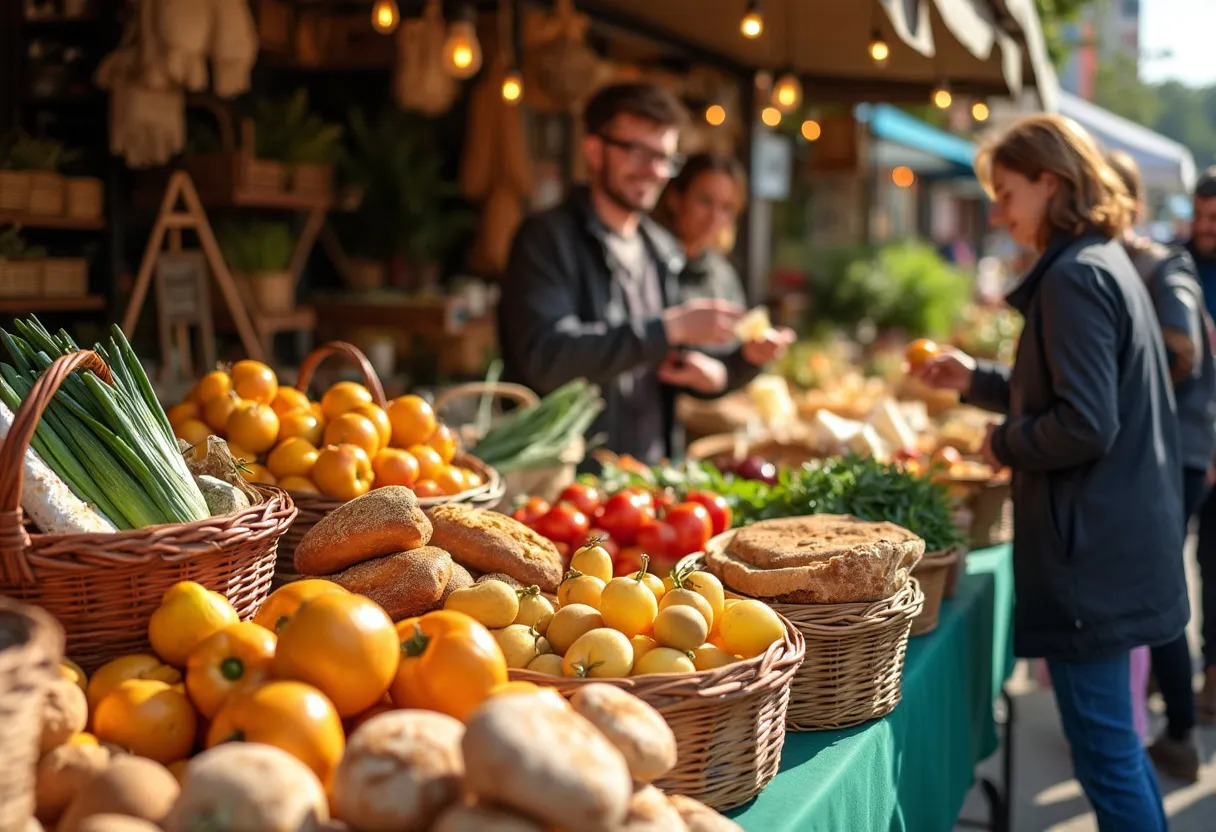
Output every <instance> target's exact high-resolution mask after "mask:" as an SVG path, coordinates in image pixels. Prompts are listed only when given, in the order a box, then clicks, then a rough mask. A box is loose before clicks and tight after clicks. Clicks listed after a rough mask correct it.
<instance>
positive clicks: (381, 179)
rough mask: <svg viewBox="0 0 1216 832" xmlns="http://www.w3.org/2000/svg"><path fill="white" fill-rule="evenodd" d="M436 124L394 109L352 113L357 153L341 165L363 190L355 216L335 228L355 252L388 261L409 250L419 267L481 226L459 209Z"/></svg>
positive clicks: (341, 218)
mask: <svg viewBox="0 0 1216 832" xmlns="http://www.w3.org/2000/svg"><path fill="white" fill-rule="evenodd" d="M429 125H430V122H429V121H428V120H427V119H424V118H422V117H420V116H417V115H414V114H410V113H405V112H402V111H399V110H388V111H386V112H385V113H384V114H382V115H381V116H380V118H379V119H378V120H377V121H376V122H375V123H371V122H369V121H368V120H367V118H366V117H365V116H364V115H363V113H361V112H358V111H355V112H352V113H351V115H350V118H349V128H350V129H349V133H348V139H349V152H348V153H347V154H345V155H344V157H343V159H342V162H341V165H340V170H341V173H342V177H343V180H344V181H345V183H346V184H349V185H352V186H354V187H356V188H358V189H360V190H361V191H362V192H363V201H362V203H361V204H360V206H359V208H358V210H357V211H355V212H353V213H351V214H337V215H335V216H334V218H333V220H334V225H335V227H336V229H337V231H338V234H339V236H340V237H341V238H342V242H343V245H344V246H346V247H347V249H348V251H349V252H350V253H351V254H355V255H357V256H361V257H370V258H377V259H386V258H389V257H392V256H393V255H397V254H400V255H403V256H405V257H406V258H407V259H408V260H409V261H410V262H411V263H413V264H415V265H428V264H431V263H437V262H439V261H441V260H442V259H443V258H444V257H446V256H447V255H448V253H449V252H450V251H451V250H452V248H453V246H454V245H455V244H456V243H457V242H458V241H459V240H460V239H461V237H462V236H463V235H464V234H465V233H466V232H467V231H469V230H470V229H472V228H473V227H474V225H475V217H474V215H473V214H472V213H471V212H469V211H468V210H465V209H462V208H459V207H458V206H457V204H456V203H457V201H458V200H459V198H460V187H459V185H458V184H457V183H456V182H454V181H452V180H450V179H448V178H447V177H445V176H444V172H443V154H442V153H441V152H439V150H438V149H437V148H435V147H433V146H432V145H431V142H430V141H428V139H429V138H431V136H432V135H433V134H432V132H431V131H430V130H429V129H428V127H429Z"/></svg>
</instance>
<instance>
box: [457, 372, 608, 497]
mask: <svg viewBox="0 0 1216 832" xmlns="http://www.w3.org/2000/svg"><path fill="white" fill-rule="evenodd" d="M485 395H490V396H496V397H501V398H505V399H510V400H512V401H514V402H515V403H517V404H519V405H522V406H523V407H531V406H533V405H535V404H536V403H537V402H539V401H540V399H539V398H538V397H537V395H536V394H535V393H533V392H532V391H531V390H529V389H528V388H527V387H524V386H523V385H520V384H509V383H505V382H498V383H493V384H492V383H488V382H484V381H477V382H472V383H469V384H458V385H456V386H455V387H449V388H448V389H447V390H444V391H443V392H442V393H440V394H439V395H438V396H436V397H435V412H436V413H442V412H443V410H444V408H445V407H447V406H448V405H450V404H451V403H452V402H454V401H457V400H459V399H464V398H468V397H470V396H479V397H480V396H485ZM445 422H446V420H445ZM449 424H450V423H449ZM460 435H461V440H462V441H463V442H464V443H465V444H466V445H468V444H473V443H474V442H476V441H477V440H478V439H479V438H480V437H478V436H476V435H475V433H474V427H473V425H471V424H470V425H464V426H462V427H461V428H460ZM586 447H587V446H586V443H585V442H584V441H583V440H582V439H581V438H580V439H579V440H577V441H575V442H573V443H572V444H571V445H570V447H569V448H567V449H566V453H565V455H564V458H563V459H562V461H561V464H559V465H545V466H542V467H537V468H524V469H520V470H516V471H508V472H507V473H506V474H503V475H502V477H503V487H504V492H503V498H502V501H503V502H504V503H506V504H507V505H510V504H511V503H512V502H514V500H515V498H516V497H519V496H521V495H526V496H529V497H541V498H542V499H545V500H548V501H550V502H552V501H553V500H555V499H557V497H558V495H559V494H561V493H562V491H564V490H565V488H566V486H568V485H570V484H571V483H573V482H574V480H575V477H576V476H577V472H578V465H579V463H580V462H582V461H583V457H584V455H585V453H586Z"/></svg>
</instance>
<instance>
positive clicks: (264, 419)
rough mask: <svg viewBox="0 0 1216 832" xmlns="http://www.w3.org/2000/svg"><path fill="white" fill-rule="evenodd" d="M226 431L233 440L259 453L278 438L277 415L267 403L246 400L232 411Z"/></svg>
mask: <svg viewBox="0 0 1216 832" xmlns="http://www.w3.org/2000/svg"><path fill="white" fill-rule="evenodd" d="M227 431H228V436H229V437H230V438H231V439H232V441H233V442H235V443H236V444H238V445H240V446H241V447H242V448H248V449H249V450H251V451H253V452H254V453H255V454H260V453H262V452H263V451H269V450H270V449H271V448H273V447H274V443H275V440H276V439H278V438H279V417H278V415H277V414H276V413H275V412H274V411H273V410H271V409H270V405H268V404H262V403H260V402H248V403H246V404H243V405H241V406H240V407H238V408H237V409H236V410H234V411H232V415H231V416H229V417H228V427H227Z"/></svg>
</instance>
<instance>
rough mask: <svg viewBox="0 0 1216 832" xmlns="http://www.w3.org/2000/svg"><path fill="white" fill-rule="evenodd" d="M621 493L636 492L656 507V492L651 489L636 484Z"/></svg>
mask: <svg viewBox="0 0 1216 832" xmlns="http://www.w3.org/2000/svg"><path fill="white" fill-rule="evenodd" d="M621 493H622V494H636V495H637V496H639V497H642V498H643V499H644V500H645V501H646V502H647V503H648V504H649V505H650V506H651V507H654V494H653V493H652V492H651V491H650V490H649V489H646V488H642V486H640V485H635V486H631V487H630V488H626V489H625V490H624V491H622V492H621Z"/></svg>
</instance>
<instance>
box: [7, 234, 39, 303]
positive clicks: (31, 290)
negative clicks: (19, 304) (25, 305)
mask: <svg viewBox="0 0 1216 832" xmlns="http://www.w3.org/2000/svg"><path fill="white" fill-rule="evenodd" d="M45 257H46V249H44V248H42V247H41V246H27V245H26V244H25V240H23V239H22V237H21V226H19V225H11V226H9V227H8V228H6V229H4V230H3V231H0V298H24V297H34V296H37V295H38V294H40V292H41V288H42V286H41V284H42V280H41V278H42V261H43V259H44V258H45Z"/></svg>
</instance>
